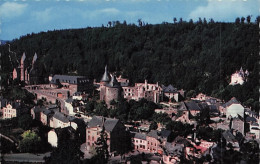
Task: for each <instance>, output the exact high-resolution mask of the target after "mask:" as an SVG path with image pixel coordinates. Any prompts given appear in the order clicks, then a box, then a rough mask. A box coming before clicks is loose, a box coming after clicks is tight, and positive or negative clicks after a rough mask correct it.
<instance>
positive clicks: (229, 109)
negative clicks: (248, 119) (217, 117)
mask: <svg viewBox="0 0 260 164" xmlns="http://www.w3.org/2000/svg"><path fill="white" fill-rule="evenodd" d="M219 109H220V111H221V112H222V114H224V115H226V118H227V119H231V118H235V117H239V116H241V117H243V118H244V113H245V109H244V107H243V106H242V105H241V104H240V102H238V101H237V99H236V98H235V97H233V98H232V99H231V100H229V101H228V102H227V103H225V104H223V105H222V106H220V107H219Z"/></svg>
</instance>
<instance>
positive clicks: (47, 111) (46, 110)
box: [42, 109, 51, 115]
mask: <svg viewBox="0 0 260 164" xmlns="http://www.w3.org/2000/svg"><path fill="white" fill-rule="evenodd" d="M42 113H43V114H45V115H48V114H50V113H51V111H50V110H48V109H43V110H42Z"/></svg>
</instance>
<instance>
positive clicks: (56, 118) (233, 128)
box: [0, 54, 260, 164]
mask: <svg viewBox="0 0 260 164" xmlns="http://www.w3.org/2000/svg"><path fill="white" fill-rule="evenodd" d="M25 58H26V57H25V54H23V56H22V59H21V64H20V67H19V69H20V70H19V71H17V70H18V69H14V71H13V79H15V78H19V79H20V80H21V81H24V82H25V83H26V84H31V85H27V86H26V87H25V88H26V89H27V90H28V91H29V92H31V93H33V94H34V95H35V96H36V97H37V99H44V98H45V99H47V101H51V102H53V103H52V104H54V103H57V101H58V103H57V104H59V103H60V104H59V106H57V105H45V106H35V107H33V108H32V109H31V110H30V114H31V116H32V118H33V119H35V120H38V121H40V122H42V124H43V125H46V126H49V127H51V128H52V129H51V130H50V131H49V132H48V134H47V135H48V142H49V143H50V144H51V145H52V146H53V147H57V145H58V144H57V143H58V138H59V135H60V131H61V129H66V130H68V132H69V133H70V134H71V137H72V138H73V137H74V135H75V133H76V130H77V128H79V127H80V126H82V125H84V130H83V131H84V133H85V135H86V140H85V142H84V144H83V145H82V149H81V150H82V151H83V152H84V153H85V155H86V154H91V153H92V152H93V150H94V149H95V147H96V146H97V145H96V143H97V141H98V138H99V137H100V133H101V131H102V130H104V131H105V133H106V134H107V145H108V150H109V153H110V154H115V152H116V151H117V148H118V143H119V141H122V140H124V139H123V138H122V137H123V136H124V135H120V134H125V133H126V132H129V133H130V134H131V141H132V145H133V149H134V151H135V152H140V153H142V152H143V153H152V154H154V155H156V156H159V157H160V162H163V163H166V164H171V163H179V162H180V161H181V158H185V159H187V160H193V159H195V158H201V157H203V156H206V155H209V156H211V157H212V159H216V158H218V157H219V156H220V155H219V151H218V144H217V143H216V142H213V141H211V140H203V139H200V138H197V137H196V133H194V132H195V130H196V128H197V126H196V125H197V124H198V121H197V120H196V118H197V117H198V115H199V114H201V113H202V112H203V111H207V113H208V114H209V119H210V120H211V123H210V124H209V125H208V126H209V127H211V128H213V129H215V130H216V129H222V130H223V131H224V132H223V133H222V138H225V141H226V142H227V145H230V144H231V145H232V147H233V148H234V150H238V151H239V150H240V143H241V142H242V140H241V136H242V138H243V139H245V140H246V141H250V140H251V139H258V140H259V139H260V126H259V124H260V119H259V115H258V114H257V113H255V112H253V111H251V110H250V109H249V108H246V107H244V106H243V105H242V104H241V103H240V102H239V101H238V100H237V99H236V98H234V97H233V98H232V99H231V100H230V101H228V102H223V101H222V100H219V99H217V98H214V97H210V96H207V95H205V94H202V93H200V94H198V95H197V96H196V97H194V98H191V100H185V101H183V100H184V97H185V92H184V91H183V90H177V88H174V87H173V86H172V85H168V86H164V85H159V84H158V83H156V84H150V83H148V82H147V80H145V81H144V83H135V84H134V86H129V80H128V79H125V78H122V77H121V76H120V77H116V76H115V75H111V74H109V72H108V70H107V67H105V72H104V74H103V76H102V79H101V80H100V83H96V82H95V83H93V82H92V81H91V80H89V79H88V78H86V77H84V76H68V75H54V76H50V77H49V84H39V82H40V81H39V78H38V77H37V76H34V74H36V72H37V71H34V68H35V67H34V65H35V62H36V59H37V55H36V54H35V55H34V57H33V61H32V65H31V69H30V71H29V72H28V69H29V67H25V64H24V61H25ZM25 68H26V69H25ZM18 72H19V73H20V74H19V75H18ZM36 75H37V74H36ZM248 75H249V73H248V71H245V72H244V71H243V69H242V68H241V69H240V71H237V72H236V73H235V74H233V75H232V77H231V83H230V85H236V84H241V85H242V84H243V83H244V81H246V77H247V76H248ZM36 77H37V78H36ZM93 84H94V85H97V86H98V90H99V91H100V100H102V101H105V102H106V104H107V106H108V107H110V106H111V105H112V103H111V102H112V101H118V100H119V99H120V98H125V99H127V100H136V101H139V100H141V99H146V100H148V101H152V102H154V103H160V104H161V105H162V107H163V108H162V109H155V112H156V113H166V114H167V115H168V116H169V117H170V119H171V120H172V121H180V122H182V123H185V124H190V125H194V130H193V132H192V134H189V135H188V137H186V138H185V137H183V136H174V135H175V134H174V132H173V131H170V130H166V127H165V125H164V124H162V123H158V128H157V129H156V130H150V129H149V126H150V125H151V122H149V121H147V122H145V123H144V122H141V121H140V124H139V125H136V126H132V125H125V124H123V123H122V122H121V121H120V120H119V119H116V118H107V117H101V116H93V117H90V116H87V115H85V114H84V113H80V112H79V111H80V110H79V108H80V106H83V105H85V103H86V102H85V101H81V100H83V99H84V98H86V97H87V96H86V94H85V92H89V91H90V90H91V89H92V88H93ZM75 100H76V101H77V103H78V104H77V105H75ZM165 100H166V101H165ZM163 101H164V102H163ZM0 103H1V104H0V106H1V111H2V113H3V118H4V119H8V118H13V117H19V115H21V114H22V113H23V112H24V111H25V110H23V108H22V105H21V103H20V102H17V101H15V102H8V101H7V100H5V99H1V101H0ZM79 113H80V114H79ZM173 137H174V139H172V138H173ZM243 142H244V141H243ZM212 162H214V160H213V161H212Z"/></svg>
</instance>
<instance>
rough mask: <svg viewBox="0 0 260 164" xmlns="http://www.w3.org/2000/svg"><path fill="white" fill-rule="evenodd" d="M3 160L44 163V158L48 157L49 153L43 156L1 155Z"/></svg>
mask: <svg viewBox="0 0 260 164" xmlns="http://www.w3.org/2000/svg"><path fill="white" fill-rule="evenodd" d="M2 156H3V159H4V160H5V161H7V162H12V161H13V162H45V161H44V157H45V156H46V157H49V156H50V152H48V153H45V154H38V155H36V154H30V153H19V154H2Z"/></svg>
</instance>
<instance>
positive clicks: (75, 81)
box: [51, 75, 88, 84]
mask: <svg viewBox="0 0 260 164" xmlns="http://www.w3.org/2000/svg"><path fill="white" fill-rule="evenodd" d="M57 80H59V81H60V83H63V82H66V83H69V84H78V83H79V82H80V80H87V81H88V79H87V78H86V77H84V76H69V75H54V76H53V78H52V80H51V83H52V84H56V81H57Z"/></svg>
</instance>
